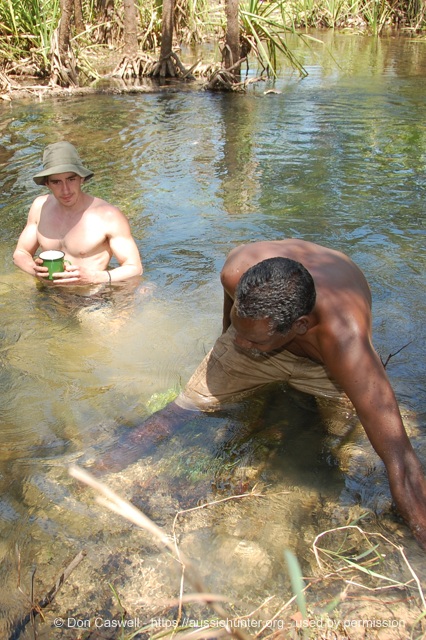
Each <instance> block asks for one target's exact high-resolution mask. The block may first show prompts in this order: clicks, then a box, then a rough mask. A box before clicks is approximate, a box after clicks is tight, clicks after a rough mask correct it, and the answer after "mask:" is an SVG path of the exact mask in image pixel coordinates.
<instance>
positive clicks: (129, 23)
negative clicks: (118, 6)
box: [123, 0, 138, 57]
mask: <svg viewBox="0 0 426 640" xmlns="http://www.w3.org/2000/svg"><path fill="white" fill-rule="evenodd" d="M123 9H124V55H127V56H129V57H136V56H137V55H138V21H137V13H136V5H135V0H123Z"/></svg>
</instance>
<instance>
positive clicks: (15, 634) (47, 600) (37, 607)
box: [8, 550, 86, 640]
mask: <svg viewBox="0 0 426 640" xmlns="http://www.w3.org/2000/svg"><path fill="white" fill-rule="evenodd" d="M85 556H86V552H85V551H84V550H83V551H80V552H79V553H78V554H77V555H76V556H75V558H74V559H73V560H71V562H70V563H69V565H68V566H67V567H66V568H65V569H64V571H63V572H62V573H61V575H60V576H59V577H58V579H57V580H56V582H55V584H54V585H53V587H52V588H51V589H50V591H49V593H48V594H47V595H45V596H44V598H42V599H41V600H40V601H39V602H38V603H37V604H34V603H32V604H31V611H30V612H29V613H27V615H25V616H24V617H23V618H21V620H19V621H18V622H16V623H15V625H14V630H13V631H12V633H11V635H10V636H9V638H8V640H18V638H19V636H20V635H21V633H22V632H23V631H24V629H25V627H26V626H27V624H28V623H29V622H30V621H31V620H34V618H35V616H36V615H37V614H39V613H41V611H42V610H43V609H45V608H46V607H47V606H48V605H49V604H51V602H53V600H54V598H55V597H56V595H57V593H58V592H59V590H60V589H61V587H62V585H63V584H64V582H65V581H66V580H68V578H69V576H70V575H71V573H72V572H73V571H74V569H75V568H76V567H77V566H78V565H79V564H80V562H81V561H82V560H83V558H84V557H85ZM33 576H34V574H33Z"/></svg>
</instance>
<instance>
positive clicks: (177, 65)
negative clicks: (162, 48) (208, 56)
mask: <svg viewBox="0 0 426 640" xmlns="http://www.w3.org/2000/svg"><path fill="white" fill-rule="evenodd" d="M197 64H198V62H197V63H195V64H194V65H193V66H192V67H191V68H190V69H186V68H185V67H184V66H183V64H182V62H181V61H180V59H179V56H178V55H177V54H176V53H175V52H174V51H171V52H170V53H169V54H167V56H163V57H162V58H160V60H158V62H157V63H156V65H155V67H154V69H153V70H152V73H151V74H150V75H151V76H152V77H153V78H156V77H160V78H179V80H194V76H193V75H192V71H193V69H194V68H195V67H196V66H197Z"/></svg>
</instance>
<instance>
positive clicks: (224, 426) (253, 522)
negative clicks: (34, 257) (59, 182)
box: [0, 34, 426, 638]
mask: <svg viewBox="0 0 426 640" xmlns="http://www.w3.org/2000/svg"><path fill="white" fill-rule="evenodd" d="M324 39H326V40H327V42H326V45H325V46H324V45H320V44H316V43H313V44H312V50H311V51H307V50H306V51H303V56H304V64H305V65H306V66H307V67H308V70H309V73H310V75H309V77H308V78H306V79H305V80H303V82H301V81H299V80H298V79H297V78H296V77H295V76H294V75H292V74H291V73H290V72H289V71H288V70H286V69H282V72H281V75H280V78H279V79H278V80H277V81H276V82H275V85H274V86H275V87H276V88H277V90H279V91H281V93H278V94H274V95H264V93H263V92H264V91H265V90H266V89H267V88H268V87H269V86H271V85H272V83H261V84H256V85H253V87H252V88H251V89H250V91H249V92H248V93H247V95H244V96H218V95H214V96H212V95H208V94H205V93H202V92H191V91H190V92H183V93H176V92H173V93H163V94H146V95H140V94H139V95H133V96H132V95H127V96H96V97H94V96H93V97H91V96H88V97H87V98H84V99H81V98H70V99H69V100H67V101H62V100H49V101H46V102H40V103H31V105H29V104H25V103H12V105H3V107H2V110H1V111H0V185H1V188H2V193H3V199H2V201H1V202H0V209H1V213H2V220H3V224H2V229H1V242H0V264H1V265H2V274H1V278H0V306H1V311H2V326H1V329H0V332H1V337H2V342H1V351H0V364H1V366H0V382H1V385H2V392H3V401H2V405H1V408H0V414H1V421H2V436H1V438H2V447H1V451H0V474H1V475H0V489H1V500H0V532H1V538H0V554H1V558H2V565H1V568H0V575H1V579H2V585H3V586H2V588H1V596H0V600H1V602H2V605H1V606H2V610H3V613H4V620H3V622H2V623H1V624H2V625H3V626H2V633H3V632H4V631H5V629H7V628H8V624H9V623H10V621H11V620H12V619H16V618H17V617H19V615H20V614H21V613H22V611H23V609H24V608H25V606H26V599H25V597H24V596H22V594H20V592H18V591H17V589H16V584H17V575H18V560H17V553H16V546H17V547H18V548H19V552H20V556H21V580H22V585H23V587H25V590H26V591H28V585H29V576H30V570H31V567H32V566H33V565H34V564H36V565H37V567H38V570H37V573H36V588H37V592H38V593H39V594H41V593H45V592H47V590H48V589H49V588H50V587H51V585H52V584H53V582H54V581H55V579H56V577H57V575H58V573H59V569H60V567H62V566H63V565H64V564H66V563H67V561H69V559H70V558H71V557H72V556H74V555H75V554H76V553H77V551H78V550H79V549H80V548H81V547H83V546H84V547H85V548H87V550H88V553H89V561H88V562H85V563H83V564H82V565H81V566H80V567H79V569H78V572H76V574H75V576H74V577H73V578H72V579H71V581H70V585H69V587H68V588H64V590H63V592H62V594H61V596H60V598H58V600H57V603H55V605H54V606H53V607H52V609H51V613H49V614H48V621H47V623H46V626H45V627H44V631H41V634H40V637H46V638H51V637H52V636H51V633H52V631H51V626H50V624H51V622H52V620H53V617H54V614H55V613H56V614H57V615H61V614H64V612H73V613H74V614H77V613H78V614H79V615H81V616H82V617H84V615H85V614H87V615H88V616H90V615H93V611H94V610H95V609H97V608H99V607H106V608H109V610H110V611H113V610H114V607H115V604H116V603H114V601H113V600H111V596H110V590H109V588H108V587H107V584H106V583H107V580H112V581H114V583H115V584H116V586H117V588H119V591H120V595H121V597H122V599H123V602H125V604H126V606H127V607H128V609H129V611H134V612H136V613H138V614H140V615H141V616H143V615H146V616H148V617H150V616H151V615H152V601H155V599H160V598H163V599H164V598H166V597H175V596H176V593H177V592H178V588H179V573H178V571H177V569H176V566H175V565H174V563H173V562H172V561H171V560H170V558H168V557H164V555H162V554H159V552H158V550H157V548H156V547H155V546H154V545H153V543H152V541H151V540H150V539H149V538H148V537H147V536H146V535H145V534H141V533H139V532H138V531H136V530H135V529H134V528H132V527H130V526H129V525H128V524H127V523H124V522H123V521H122V520H121V519H120V518H118V517H117V516H114V515H112V514H110V513H107V512H106V511H105V510H104V509H102V508H100V507H99V506H97V505H95V504H94V499H93V496H92V494H91V493H90V492H89V491H87V490H85V489H83V488H82V487H81V486H79V485H77V484H76V483H75V482H74V481H73V480H71V479H70V478H69V477H68V474H67V472H66V468H67V466H68V464H69V463H70V462H72V461H79V460H83V459H85V460H88V459H90V457H91V456H93V455H95V453H96V454H98V453H103V452H107V451H109V450H111V449H114V447H115V446H116V444H117V441H118V437H119V433H121V432H122V430H123V429H127V428H128V427H130V426H131V425H133V424H137V423H138V421H139V420H140V419H141V418H142V417H144V416H146V415H148V414H149V413H150V412H152V411H153V410H155V408H156V407H157V406H161V404H162V403H163V402H164V401H166V400H167V399H168V398H170V397H173V393H176V391H177V390H178V389H179V387H180V385H181V384H183V383H184V382H185V381H186V380H187V379H188V377H189V375H190V374H191V373H192V371H193V370H194V368H195V366H196V365H197V364H198V363H199V361H200V360H201V358H202V356H203V355H204V354H205V353H206V351H207V350H208V349H209V348H210V346H211V345H212V344H213V342H214V339H215V338H216V337H217V335H218V334H219V332H220V329H221V305H222V293H221V290H220V286H219V279H218V275H219V271H220V268H221V266H222V263H223V260H224V258H225V255H226V254H227V252H228V251H229V250H230V249H231V248H232V247H233V246H235V245H236V244H238V243H240V242H246V241H251V240H257V239H261V238H264V239H273V238H279V237H284V236H291V235H293V236H297V237H303V238H305V239H307V240H313V241H316V242H320V243H323V244H325V245H329V246H333V247H335V248H337V249H340V250H342V251H344V252H346V253H348V254H349V255H350V256H351V257H352V258H353V259H354V260H355V261H356V262H357V263H358V264H359V265H360V266H361V267H362V268H363V270H364V271H365V273H366V275H367V277H368V279H369V281H370V283H371V285H372V290H373V298H374V314H375V315H374V317H375V331H374V334H375V342H376V345H377V347H378V349H379V351H380V353H381V354H382V355H383V358H384V359H386V357H387V355H388V354H389V353H394V352H396V351H397V350H398V349H399V348H401V347H402V346H403V345H405V344H407V343H409V342H410V340H412V342H411V343H410V344H408V346H407V347H406V348H405V349H404V350H403V351H401V352H400V353H399V354H398V356H395V357H394V358H392V359H391V361H390V363H389V367H388V372H389V375H390V377H391V380H392V383H393V385H394V387H395V389H396V392H397V394H398V398H399V399H400V401H401V406H402V410H403V412H404V418H405V422H406V425H407V429H408V430H409V433H410V436H411V437H412V439H413V443H414V446H415V448H416V450H417V451H418V455H419V457H420V458H421V459H422V460H423V462H425V463H426V451H425V444H424V429H425V420H424V406H423V391H424V380H425V365H424V357H422V356H424V354H423V351H424V346H423V345H424V340H422V339H421V338H422V337H423V335H424V330H423V324H424V323H423V315H424V310H423V305H422V300H423V297H424V266H425V265H424V246H423V245H424V242H423V238H424V223H423V219H424V204H423V203H424V184H423V175H424V168H425V167H424V156H423V151H422V150H423V149H424V144H425V135H426V128H425V125H424V122H425V93H424V89H423V85H421V84H420V83H419V78H420V77H424V72H425V69H426V55H425V51H424V47H423V48H422V47H421V45H420V43H417V44H416V43H415V42H413V41H411V40H398V39H395V40H394V39H392V40H380V41H379V40H377V39H366V38H363V37H350V36H343V35H338V34H334V35H327V36H324ZM62 137H63V138H67V139H69V140H70V141H71V142H72V143H74V144H76V146H77V147H78V148H79V151H80V152H81V154H82V156H83V157H84V158H86V159H87V164H88V166H91V167H93V168H94V170H95V178H94V180H93V181H92V183H91V192H93V193H94V194H96V195H99V196H100V197H103V198H105V199H106V200H107V201H110V202H114V204H117V205H118V206H120V207H121V208H122V209H123V210H124V211H125V212H126V214H127V215H128V217H129V220H130V223H131V226H132V231H133V235H134V237H135V239H136V241H137V244H138V246H139V248H140V250H141V254H142V257H143V260H144V266H145V274H144V281H143V283H142V285H141V286H140V287H138V288H137V289H136V290H134V291H126V290H116V292H115V293H114V296H113V298H112V299H111V298H109V297H108V296H104V295H101V296H100V297H98V298H95V299H91V300H90V301H87V300H84V301H82V300H77V299H75V298H72V297H68V298H67V297H66V296H64V294H63V293H60V292H58V293H56V292H53V291H47V292H43V291H39V290H37V288H36V287H35V285H34V283H33V281H32V279H31V278H29V277H28V276H26V275H25V274H22V273H20V272H17V270H16V269H15V268H14V267H13V265H12V263H11V255H12V252H13V248H14V246H15V243H16V240H17V237H18V235H19V233H20V231H21V229H22V227H23V225H24V223H25V218H26V215H27V210H28V207H29V205H30V203H31V202H32V200H33V199H34V197H35V195H37V194H38V193H39V192H40V191H39V190H37V188H36V187H35V185H34V184H33V182H32V180H31V175H32V174H33V173H34V170H35V169H36V168H37V166H38V162H39V160H40V157H41V154H42V149H43V148H44V146H45V145H46V144H48V143H49V142H54V141H56V140H58V139H60V138H62ZM422 412H423V413H422ZM342 417H343V420H342ZM106 480H107V481H108V482H109V483H110V484H111V486H113V487H114V488H115V489H116V490H117V491H118V492H119V493H120V494H121V495H125V496H127V497H128V498H130V499H132V500H133V501H134V503H135V504H137V505H140V506H141V507H142V508H143V509H144V510H145V511H146V512H147V513H148V514H149V515H151V517H153V519H154V520H155V521H156V522H158V523H159V524H162V525H163V526H165V527H166V529H167V530H168V531H170V530H171V529H172V526H173V520H174V516H175V514H176V512H177V511H179V510H182V509H194V507H196V506H197V505H198V504H200V503H203V502H206V501H214V500H219V499H221V498H227V497H233V496H234V495H235V494H241V493H251V492H253V491H254V492H255V494H256V495H254V494H253V495H252V496H251V497H247V498H243V499H237V500H230V501H228V502H223V503H219V504H217V505H215V506H214V507H212V508H208V509H205V510H194V511H191V512H188V513H186V514H183V515H182V516H180V518H179V520H178V535H179V538H178V539H179V543H180V544H182V548H183V549H184V551H186V552H188V553H190V554H192V556H193V557H194V558H195V559H196V560H200V563H201V567H202V571H203V572H204V578H205V580H206V582H207V583H208V586H209V588H211V589H212V590H214V589H218V590H224V591H226V592H227V593H228V594H229V596H230V597H231V599H232V598H235V600H236V601H238V602H240V601H242V602H244V603H245V605H247V608H249V606H252V605H253V606H254V605H257V604H259V603H260V602H262V601H263V600H264V599H265V598H266V597H267V596H268V595H273V594H277V593H278V594H280V597H281V598H285V597H287V595H288V596H290V588H289V584H288V579H287V574H286V568H285V564H284V560H283V555H282V550H283V548H285V547H290V548H292V549H293V550H294V551H295V552H297V554H298V557H299V558H300V560H301V562H302V565H303V569H304V571H305V572H306V573H307V574H310V573H311V572H312V571H313V566H312V553H311V551H310V545H311V543H312V540H313V539H314V537H315V536H316V535H317V534H318V532H319V531H321V530H323V529H327V528H329V527H330V525H332V526H337V525H339V524H342V523H346V522H348V521H349V520H350V519H351V517H355V516H356V514H358V515H359V514H360V513H362V512H363V510H364V511H367V512H368V511H369V509H375V510H377V511H378V513H379V514H380V518H379V520H378V521H376V520H375V519H374V516H372V515H370V516H369V517H370V519H367V520H365V521H364V522H365V523H366V526H369V527H370V528H371V529H372V530H374V529H375V528H376V527H379V526H380V527H382V529H381V531H384V532H385V533H386V534H388V535H395V539H396V540H398V541H402V542H403V543H404V545H406V547H407V550H408V552H409V554H410V559H412V561H413V563H414V566H415V569H416V570H417V572H418V574H419V575H420V577H421V580H422V581H424V579H425V575H424V567H423V564H422V559H421V556H420V555H416V553H417V551H416V549H417V547H416V545H415V543H413V541H412V538H411V536H410V534H409V533H408V532H407V530H406V528H405V527H404V526H402V525H400V523H398V520H397V519H395V518H394V516H393V515H392V513H391V512H390V500H389V493H388V487H387V480H386V477H385V476H384V473H383V468H382V466H381V464H380V461H378V459H377V457H376V456H375V454H374V452H373V451H372V450H371V447H370V445H369V443H368V441H367V439H366V437H365V436H364V433H363V431H362V429H360V428H359V425H357V424H354V423H353V422H352V419H351V418H350V417H349V416H347V415H346V414H342V413H340V414H338V415H337V416H336V415H334V414H333V413H332V412H331V409H330V407H318V406H317V405H316V403H315V402H313V401H312V399H311V398H306V397H305V396H303V395H302V394H297V393H295V392H292V391H289V390H288V389H285V388H281V387H277V388H274V389H270V390H267V391H265V392H264V393H261V394H259V395H258V396H256V397H254V398H253V399H252V400H251V401H250V402H247V403H243V404H241V405H238V406H236V407H235V408H234V410H233V411H231V412H228V413H225V412H224V413H220V414H217V415H206V416H202V417H199V418H197V419H194V421H193V422H192V423H191V424H189V425H187V426H186V427H185V429H184V430H183V431H182V432H180V433H178V434H176V435H175V436H174V437H173V438H172V439H171V440H170V441H168V442H166V441H165V442H162V443H161V445H159V446H158V448H157V449H156V450H155V451H152V452H150V455H149V456H146V457H145V458H143V459H142V460H140V461H139V462H138V463H136V464H134V465H132V466H131V467H130V468H129V469H128V470H127V471H126V472H124V473H121V474H111V475H109V476H106ZM257 494H262V496H259V495H257ZM359 502H360V503H361V505H362V509H360V510H359V511H357V509H358V507H357V504H358V503H359ZM395 571H402V569H401V567H400V566H399V568H397V569H395ZM328 595H329V594H328ZM249 596H250V597H249ZM324 599H325V600H326V599H327V595H324ZM147 600H151V605H148V604H147ZM249 600H250V601H249ZM105 603H107V604H105ZM404 615H407V620H408V619H409V616H408V613H407V611H404ZM55 637H64V638H65V637H73V635H72V632H71V631H70V630H68V631H67V630H63V631H62V632H59V631H55Z"/></svg>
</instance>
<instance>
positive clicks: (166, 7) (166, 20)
mask: <svg viewBox="0 0 426 640" xmlns="http://www.w3.org/2000/svg"><path fill="white" fill-rule="evenodd" d="M174 4H175V3H174V0H163V17H162V22H161V50H160V60H161V61H162V63H161V65H160V73H159V75H160V76H163V77H164V76H174V75H175V69H174V66H173V64H172V61H171V58H170V54H171V53H172V48H173V26H174V24H173V13H174Z"/></svg>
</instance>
